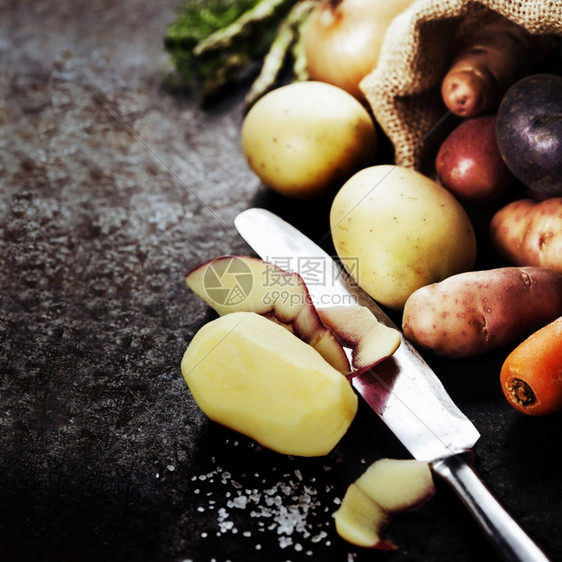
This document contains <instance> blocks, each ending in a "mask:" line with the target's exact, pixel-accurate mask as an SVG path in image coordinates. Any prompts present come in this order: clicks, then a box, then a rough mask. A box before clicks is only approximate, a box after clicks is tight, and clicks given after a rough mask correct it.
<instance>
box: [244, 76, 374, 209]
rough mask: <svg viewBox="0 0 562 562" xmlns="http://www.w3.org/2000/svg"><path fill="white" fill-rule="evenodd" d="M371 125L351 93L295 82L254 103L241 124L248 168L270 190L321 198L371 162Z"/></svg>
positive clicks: (372, 149) (289, 194)
mask: <svg viewBox="0 0 562 562" xmlns="http://www.w3.org/2000/svg"><path fill="white" fill-rule="evenodd" d="M376 147H377V136H376V131H375V126H374V123H373V120H372V119H371V116H370V115H369V113H368V112H367V110H366V109H365V108H364V107H363V106H362V105H361V103H360V102H358V101H357V100H356V99H355V98H354V97H353V96H352V95H351V94H348V93H347V92H345V91H344V90H342V89H340V88H337V87H336V86H332V85H330V84H324V83H322V82H314V81H308V82H296V83H293V84H289V85H287V86H282V87H280V88H277V89H276V90H273V91H272V92H269V93H268V94H266V95H265V96H264V97H263V98H261V99H260V100H258V101H257V102H256V104H255V105H254V106H253V107H252V109H251V110H250V111H249V112H248V114H247V115H246V118H245V119H244V123H243V124H242V148H243V150H244V155H245V157H246V160H247V162H248V165H249V166H250V168H251V169H252V170H253V171H254V173H255V174H256V175H257V176H258V177H259V178H260V179H261V180H262V181H263V182H264V183H265V184H266V185H267V186H269V187H271V188H272V189H274V190H276V191H278V192H280V193H282V194H284V195H287V196H290V197H295V198H300V199H311V198H316V197H320V196H322V195H325V194H326V193H328V192H330V191H331V190H333V189H335V188H337V187H339V186H340V185H341V184H342V183H343V182H345V181H346V180H347V179H348V178H349V177H350V176H351V175H352V174H353V173H355V172H356V171H357V170H359V169H361V168H363V167H364V166H367V165H369V164H371V163H372V159H373V157H374V154H375V151H376Z"/></svg>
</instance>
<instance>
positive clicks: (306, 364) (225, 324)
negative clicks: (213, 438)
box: [181, 312, 358, 456]
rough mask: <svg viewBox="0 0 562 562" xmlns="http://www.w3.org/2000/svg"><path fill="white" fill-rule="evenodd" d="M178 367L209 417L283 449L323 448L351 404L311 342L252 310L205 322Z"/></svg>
mask: <svg viewBox="0 0 562 562" xmlns="http://www.w3.org/2000/svg"><path fill="white" fill-rule="evenodd" d="M181 370H182V374H183V376H184V379H185V381H186V383H187V385H188V387H189V389H190V391H191V393H192V396H193V398H194V400H195V401H196V402H197V404H198V405H199V407H200V408H201V410H203V412H204V413H205V414H206V415H207V416H208V417H209V418H210V419H212V420H214V421H216V422H218V423H220V424H223V425H225V426H227V427H230V428H231V429H233V430H235V431H238V432H240V433H242V434H244V435H247V436H249V437H251V438H253V439H255V440H256V441H257V442H258V443H260V444H262V445H263V446H264V447H268V448H270V449H272V450H274V451H277V452H279V453H284V454H287V455H300V456H320V455H326V454H327V453H329V452H330V451H331V450H332V449H333V448H334V447H335V445H336V444H337V443H338V441H339V440H340V439H341V438H342V437H343V435H344V434H345V432H346V431H347V429H348V427H349V426H350V424H351V422H352V421H353V419H354V417H355V414H356V412H357V406H358V404H357V402H358V401H357V396H356V394H355V393H354V391H353V389H352V387H351V385H350V383H349V381H348V380H347V379H346V377H345V376H343V375H342V374H341V373H339V372H338V371H336V370H335V369H334V368H333V367H331V366H330V365H329V364H328V363H327V362H326V361H325V360H324V359H323V358H322V356H321V355H320V354H319V353H318V352H317V351H315V350H314V348H313V347H311V346H310V345H308V344H306V343H304V342H303V341H302V340H300V339H299V338H297V337H296V336H295V335H293V334H291V333H290V332H289V331H288V330H286V329H285V328H283V327H282V326H280V325H279V324H276V323H275V322H272V321H271V320H268V319H267V318H265V317H264V316H261V315H260V314H257V313H254V312H233V313H231V314H227V315H226V316H221V317H219V318H217V319H216V320H213V321H212V322H209V323H208V324H206V325H204V326H203V327H202V328H201V329H200V330H199V331H198V332H197V334H195V337H194V338H193V339H192V341H191V343H190V344H189V346H188V348H187V350H186V352H185V354H184V356H183V359H182V362H181Z"/></svg>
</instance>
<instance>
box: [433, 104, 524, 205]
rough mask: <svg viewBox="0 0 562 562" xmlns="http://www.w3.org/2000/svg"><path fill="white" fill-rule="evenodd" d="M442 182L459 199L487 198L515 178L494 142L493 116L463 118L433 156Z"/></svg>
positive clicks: (497, 192)
mask: <svg viewBox="0 0 562 562" xmlns="http://www.w3.org/2000/svg"><path fill="white" fill-rule="evenodd" d="M435 170H436V172H437V175H438V177H439V181H440V182H441V185H443V186H444V187H446V188H447V189H448V190H449V191H450V192H451V193H452V194H453V195H454V196H455V197H457V198H458V199H460V200H462V201H482V202H484V201H489V200H493V199H495V198H497V197H499V196H500V195H501V194H502V193H503V192H504V191H506V189H507V188H508V187H510V185H511V184H512V183H513V182H514V177H513V175H512V174H511V172H510V171H509V168H508V167H507V165H506V163H505V162H504V161H503V158H502V157H501V154H500V151H499V149H498V146H497V142H496V116H495V115H481V116H479V117H473V118H471V119H463V120H462V121H461V122H460V124H459V125H458V126H457V127H456V128H455V129H454V130H453V131H452V132H451V134H450V135H449V136H448V137H447V138H446V139H445V141H444V142H443V144H442V145H441V147H440V148H439V152H438V153H437V157H436V159H435Z"/></svg>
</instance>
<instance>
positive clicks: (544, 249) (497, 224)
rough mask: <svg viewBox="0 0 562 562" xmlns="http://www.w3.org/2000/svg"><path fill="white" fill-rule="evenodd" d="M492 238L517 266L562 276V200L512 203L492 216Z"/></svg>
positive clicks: (501, 253) (552, 199) (507, 257)
mask: <svg viewBox="0 0 562 562" xmlns="http://www.w3.org/2000/svg"><path fill="white" fill-rule="evenodd" d="M490 238H491V240H492V243H493V244H494V246H495V248H496V250H497V252H498V253H499V254H500V255H501V256H502V257H503V258H505V259H507V260H508V261H510V262H512V263H514V264H515V265H532V266H539V267H546V268H548V269H553V270H554V271H558V272H560V273H562V197H553V198H551V199H545V200H544V201H541V202H540V203H539V202H537V201H535V200H533V199H520V200H519V201H513V202H512V203H509V204H508V205H506V206H505V207H502V208H501V209H500V210H499V211H497V212H496V214H495V215H494V216H493V218H492V221H491V223H490Z"/></svg>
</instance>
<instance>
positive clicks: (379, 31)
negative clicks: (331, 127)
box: [303, 0, 413, 101]
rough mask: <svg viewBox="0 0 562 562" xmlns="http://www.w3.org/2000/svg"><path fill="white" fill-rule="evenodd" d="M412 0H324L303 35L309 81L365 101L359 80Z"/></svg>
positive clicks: (370, 67) (370, 65)
mask: <svg viewBox="0 0 562 562" xmlns="http://www.w3.org/2000/svg"><path fill="white" fill-rule="evenodd" d="M412 2H413V0H323V1H321V2H319V5H318V7H317V8H316V9H315V10H314V11H313V13H312V14H311V16H310V18H309V20H308V22H307V24H306V27H305V29H304V34H303V43H304V49H305V54H306V59H307V69H308V73H309V78H310V79H311V80H318V81H321V82H328V83H329V84H333V85H334V86H338V87H340V88H342V89H343V90H345V91H346V92H349V93H350V94H351V95H353V96H355V97H356V98H357V99H359V100H361V101H364V95H363V93H362V92H361V89H360V88H359V83H360V82H361V80H362V79H363V78H364V77H365V76H366V75H367V74H369V73H370V72H371V71H372V70H373V69H374V68H375V67H376V65H377V62H378V58H379V53H380V48H381V45H382V41H383V38H384V35H385V33H386V29H387V27H388V25H389V24H390V22H391V21H392V20H393V19H394V17H396V16H397V15H398V14H399V13H401V12H402V11H404V10H405V9H406V8H407V7H408V6H409V5H410V4H412Z"/></svg>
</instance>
